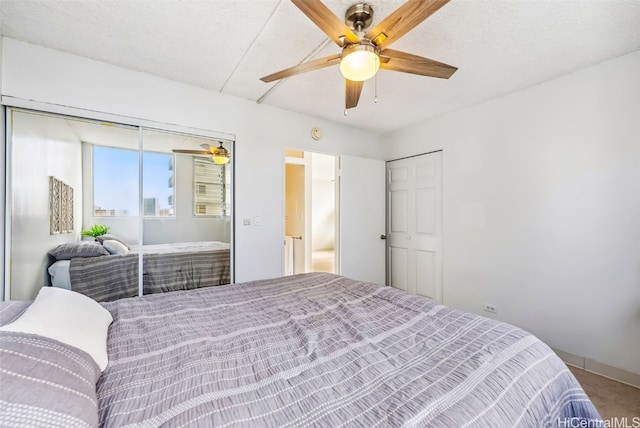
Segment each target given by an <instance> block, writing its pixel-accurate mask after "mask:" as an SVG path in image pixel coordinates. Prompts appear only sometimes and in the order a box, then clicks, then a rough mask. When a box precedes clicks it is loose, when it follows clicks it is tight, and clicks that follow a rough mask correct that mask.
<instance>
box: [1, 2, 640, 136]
mask: <svg viewBox="0 0 640 428" xmlns="http://www.w3.org/2000/svg"><path fill="white" fill-rule="evenodd" d="M354 2H355V1H354V0H324V3H325V4H326V5H327V6H328V7H329V9H331V10H332V11H333V12H334V13H335V14H336V15H337V16H338V17H340V18H342V17H343V16H344V12H345V10H346V9H347V8H348V7H349V6H350V5H351V4H352V3H354ZM368 3H369V4H371V5H372V6H373V7H374V11H375V15H374V22H373V25H375V24H376V23H377V22H378V21H380V20H381V19H383V18H384V17H385V16H387V15H388V14H390V13H391V12H393V11H394V10H395V9H396V8H398V7H399V6H400V5H401V4H403V3H404V0H369V1H368ZM0 19H1V21H0V31H1V33H2V35H4V36H7V37H11V38H14V39H17V40H23V41H26V42H30V43H34V44H38V45H41V46H45V47H49V48H53V49H57V50H61V51H65V52H70V53H73V54H77V55H81V56H84V57H88V58H93V59H96V60H100V61H104V62H107V63H111V64H115V65H119V66H123V67H126V68H130V69H133V70H138V71H143V72H147V73H151V74H154V75H158V76H162V77H166V78H168V79H172V80H177V81H181V82H185V83H189V84H193V85H197V86H200V87H204V88H208V89H212V90H215V91H220V92H223V93H226V94H230V95H235V96H238V97H242V98H247V99H250V100H254V101H258V102H261V103H264V104H269V105H273V106H277V107H281V108H283V109H288V110H293V111H298V112H303V113H307V114H309V115H313V116H317V117H321V118H325V119H328V120H332V121H336V122H340V123H344V124H348V125H351V126H354V127H358V128H362V129H368V130H371V131H373V132H376V133H384V132H388V131H391V130H394V129H397V128H401V127H403V126H406V125H408V124H411V123H414V122H417V121H421V120H424V119H428V118H430V117H434V116H437V115H440V114H443V113H447V112H451V111H454V110H458V109H460V108H463V107H466V106H469V105H473V104H476V103H478V102H481V101H484V100H486V99H489V98H493V97H496V96H500V95H504V94H506V93H509V92H513V91H515V90H518V89H521V88H524V87H527V86H531V85H534V84H537V83H539V82H542V81H545V80H548V79H550V78H554V77H557V76H560V75H563V74H567V73H571V72H573V71H575V70H578V69H580V68H584V67H586V66H589V65H592V64H595V63H598V62H602V61H604V60H607V59H610V58H614V57H616V56H620V55H623V54H625V53H628V52H631V51H634V50H638V49H640V1H639V0H452V1H451V2H450V3H449V4H447V5H445V6H444V7H443V8H442V9H440V10H439V11H438V12H436V13H435V14H434V15H433V16H431V17H430V18H428V19H427V20H426V21H424V22H423V23H421V24H420V25H418V26H417V27H416V28H414V29H413V30H412V31H411V32H409V33H408V34H406V35H405V36H404V37H403V38H402V39H400V40H399V41H397V42H396V43H394V44H393V46H392V47H393V49H397V50H403V51H406V52H410V53H413V54H417V55H420V56H425V57H428V58H432V59H435V60H437V61H441V62H445V63H447V64H451V65H454V66H456V67H458V68H459V70H458V71H457V72H456V73H455V74H454V75H453V76H452V77H451V78H450V79H449V80H441V79H435V78H428V77H421V76H415V75H411V74H405V73H398V72H391V71H387V70H381V71H380V73H379V74H378V78H377V88H378V91H377V92H378V102H377V103H374V93H375V91H374V88H375V86H376V85H375V82H374V79H372V80H369V81H367V82H366V83H365V87H364V90H363V93H362V97H361V98H360V104H359V105H358V107H356V108H355V109H351V110H349V112H348V115H347V116H345V115H344V81H343V79H342V77H341V75H340V72H339V70H338V67H337V66H335V67H329V68H325V69H322V70H316V71H313V72H310V73H306V74H301V75H298V76H294V77H291V78H288V79H286V80H283V81H281V83H278V82H274V83H270V84H266V83H263V82H262V81H260V80H259V78H260V77H262V76H264V75H267V74H270V73H273V72H275V71H278V70H280V69H283V68H287V67H290V66H292V65H295V64H298V63H299V62H301V61H303V60H307V59H311V58H318V57H321V56H326V55H331V54H335V53H339V48H338V47H337V46H336V45H335V44H333V43H332V42H329V41H328V38H327V36H326V35H325V34H324V33H323V32H322V31H320V30H319V29H318V28H317V27H316V26H315V25H314V24H313V23H312V22H311V21H310V20H309V19H308V18H307V17H306V16H305V15H304V14H303V13H302V12H300V11H299V10H298V9H297V8H296V7H295V6H294V5H293V4H292V3H291V2H290V1H289V0H204V1H197V0H155V1H153V0H146V1H134V0H94V1H86V0H65V1H61V0H29V1H26V0H0Z"/></svg>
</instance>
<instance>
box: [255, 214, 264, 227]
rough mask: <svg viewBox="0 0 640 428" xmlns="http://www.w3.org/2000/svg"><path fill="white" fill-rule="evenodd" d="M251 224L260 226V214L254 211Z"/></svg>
mask: <svg viewBox="0 0 640 428" xmlns="http://www.w3.org/2000/svg"><path fill="white" fill-rule="evenodd" d="M253 224H254V225H255V226H262V214H260V213H256V214H254V216H253Z"/></svg>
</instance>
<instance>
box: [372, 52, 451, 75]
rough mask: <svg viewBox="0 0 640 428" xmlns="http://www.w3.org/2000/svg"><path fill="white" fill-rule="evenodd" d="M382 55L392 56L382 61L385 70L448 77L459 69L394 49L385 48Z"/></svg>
mask: <svg viewBox="0 0 640 428" xmlns="http://www.w3.org/2000/svg"><path fill="white" fill-rule="evenodd" d="M380 55H381V56H389V57H390V59H389V61H387V62H382V61H380V68H384V69H385V70H392V71H401V72H403V73H412V74H419V75H421V76H429V77H439V78H441V79H448V78H449V77H451V75H453V73H455V72H456V71H457V70H458V68H457V67H454V66H452V65H448V64H444V63H442V62H438V61H434V60H432V59H429V58H424V57H421V56H418V55H413V54H410V53H406V52H402V51H396V50H393V49H385V50H383V51H382V52H381V53H380Z"/></svg>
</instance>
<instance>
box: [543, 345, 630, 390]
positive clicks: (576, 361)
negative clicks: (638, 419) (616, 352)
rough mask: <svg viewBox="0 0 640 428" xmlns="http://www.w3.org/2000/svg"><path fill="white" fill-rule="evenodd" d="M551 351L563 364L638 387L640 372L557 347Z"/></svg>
mask: <svg viewBox="0 0 640 428" xmlns="http://www.w3.org/2000/svg"><path fill="white" fill-rule="evenodd" d="M553 352H555V353H556V355H558V356H559V357H560V359H561V360H562V361H564V362H565V364H568V365H570V366H574V367H577V368H579V369H583V370H586V371H588V372H591V373H595V374H597V375H600V376H604V377H606V378H609V379H613V380H616V381H618V382H622V383H625V384H627V385H631V386H635V387H636V388H640V374H637V373H632V372H629V371H627V370H623V369H619V368H617V367H612V366H608V365H606V364H602V363H599V362H597V361H593V360H590V359H589V358H585V357H580V356H578V355H574V354H572V353H570V352H565V351H560V350H559V349H554V350H553Z"/></svg>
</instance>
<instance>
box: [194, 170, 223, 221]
mask: <svg viewBox="0 0 640 428" xmlns="http://www.w3.org/2000/svg"><path fill="white" fill-rule="evenodd" d="M228 182H229V169H228V168H227V167H226V165H219V164H217V163H213V162H211V161H210V160H209V159H203V158H193V186H194V187H193V204H194V210H193V212H194V215H196V216H229V215H230V210H229V209H228V207H227V201H228V200H229V198H230V194H229V193H230V191H229V189H227V185H226V183H228Z"/></svg>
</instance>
